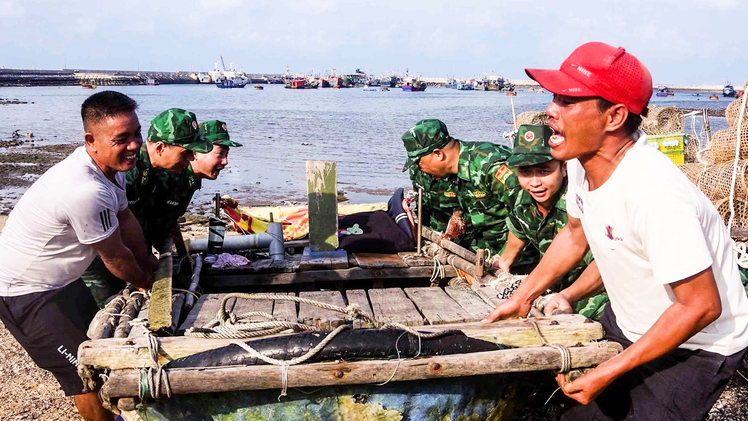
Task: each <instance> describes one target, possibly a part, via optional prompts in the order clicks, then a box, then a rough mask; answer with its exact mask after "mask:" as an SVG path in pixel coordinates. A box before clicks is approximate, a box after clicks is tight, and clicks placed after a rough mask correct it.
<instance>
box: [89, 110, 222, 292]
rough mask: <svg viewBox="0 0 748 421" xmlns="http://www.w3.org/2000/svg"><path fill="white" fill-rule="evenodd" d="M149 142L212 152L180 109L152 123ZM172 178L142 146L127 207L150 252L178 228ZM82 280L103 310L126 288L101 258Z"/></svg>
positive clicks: (192, 117) (128, 175) (128, 189)
mask: <svg viewBox="0 0 748 421" xmlns="http://www.w3.org/2000/svg"><path fill="white" fill-rule="evenodd" d="M147 141H148V142H163V143H165V144H167V145H172V146H180V147H183V148H186V149H190V150H192V151H194V152H199V153H206V152H209V151H210V150H211V149H212V148H213V145H212V144H211V143H210V142H209V141H207V140H206V139H205V137H204V136H203V135H201V134H199V131H198V124H197V119H196V118H195V114H193V113H191V112H189V111H185V110H181V109H178V108H172V109H169V110H166V111H164V112H162V113H161V114H159V115H157V116H156V117H155V118H154V119H153V120H151V127H150V128H149V130H148V138H147ZM170 174H172V173H170V172H169V171H166V170H156V169H154V168H153V167H152V165H151V160H150V157H149V155H148V148H147V147H146V145H145V144H143V146H142V147H141V148H140V150H139V151H138V159H137V162H136V164H135V167H134V168H133V169H131V170H130V171H128V172H127V173H126V175H125V177H126V180H127V185H126V188H125V190H126V192H127V201H128V206H129V208H130V211H132V213H133V214H134V215H135V217H136V218H137V220H138V223H139V224H140V227H141V228H142V229H143V235H144V236H145V240H146V246H147V247H149V248H150V247H151V246H152V245H155V246H160V245H161V244H162V243H163V241H164V240H165V239H166V236H167V235H168V234H169V231H170V230H171V229H172V228H173V227H174V224H176V219H177V218H178V217H179V216H181V214H179V215H177V216H176V217H174V214H175V212H176V209H177V208H178V207H179V206H180V200H179V199H180V192H178V191H175V187H176V186H175V183H174V178H172V177H171V175H170ZM191 196H192V194H191V193H190V197H191ZM187 203H188V204H189V201H188V202H187ZM82 278H83V281H84V282H85V283H86V285H87V286H88V287H89V289H90V290H91V293H92V294H93V296H94V299H96V302H97V304H99V306H100V307H103V304H104V303H105V301H106V299H107V298H109V297H110V296H112V295H114V294H116V293H117V292H118V291H120V290H122V289H123V288H124V287H125V286H126V284H125V282H124V281H122V280H120V279H118V278H116V277H115V276H114V275H112V274H111V273H109V271H108V270H107V269H106V266H105V265H104V263H103V262H102V261H101V259H99V258H98V257H97V258H96V259H94V261H93V262H92V263H91V266H89V268H88V269H87V270H86V272H85V273H84V274H83V276H82Z"/></svg>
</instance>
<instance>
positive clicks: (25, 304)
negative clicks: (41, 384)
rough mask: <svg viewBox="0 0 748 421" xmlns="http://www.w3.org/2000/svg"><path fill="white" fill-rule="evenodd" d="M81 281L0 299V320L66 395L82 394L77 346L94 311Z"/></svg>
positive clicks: (82, 339) (92, 302) (87, 291)
mask: <svg viewBox="0 0 748 421" xmlns="http://www.w3.org/2000/svg"><path fill="white" fill-rule="evenodd" d="M98 309H99V308H98V306H97V305H96V301H94V299H93V296H92V295H91V292H90V291H89V290H88V288H87V287H86V285H85V284H84V283H83V281H82V280H80V279H78V280H77V281H74V282H72V283H70V284H68V285H66V286H64V287H62V288H60V289H56V290H53V291H44V292H35V293H33V294H26V295H20V296H17V297H0V319H1V320H2V321H3V323H5V327H6V328H7V329H8V330H9V331H10V333H11V334H12V335H13V336H14V337H15V338H16V340H17V341H18V342H19V343H20V344H21V346H23V348H24V349H25V350H26V352H28V354H29V356H30V357H31V359H32V360H34V362H35V363H36V364H37V365H38V366H39V367H41V368H43V369H45V370H48V371H50V372H51V373H52V374H54V376H55V377H56V378H57V381H58V382H59V383H60V386H62V390H63V391H64V392H65V395H66V396H72V395H80V394H82V393H83V381H82V380H81V379H80V377H79V376H78V369H77V365H78V346H79V345H80V344H81V343H82V342H84V341H86V340H88V337H86V331H87V330H88V325H89V324H90V323H91V320H93V318H94V316H95V315H96V312H97V311H98Z"/></svg>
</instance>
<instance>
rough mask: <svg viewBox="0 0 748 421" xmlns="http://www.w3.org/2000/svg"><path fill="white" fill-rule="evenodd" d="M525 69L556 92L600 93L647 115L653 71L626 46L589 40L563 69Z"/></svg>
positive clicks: (574, 94)
mask: <svg viewBox="0 0 748 421" xmlns="http://www.w3.org/2000/svg"><path fill="white" fill-rule="evenodd" d="M525 73H527V76H530V77H531V78H532V79H533V80H535V81H537V82H538V83H539V84H540V85H541V86H542V87H543V88H545V89H547V90H548V91H550V92H553V93H554V94H559V95H566V96H572V97H586V96H597V97H601V98H603V99H605V100H608V101H610V102H612V103H614V104H623V105H625V106H626V108H628V109H629V111H631V112H633V113H636V114H639V115H641V116H644V117H646V116H647V113H648V110H647V103H648V102H649V99H650V98H651V97H652V75H651V74H650V73H649V70H647V68H646V67H644V65H643V64H642V63H641V62H640V61H639V59H637V58H636V57H634V56H633V55H631V54H630V53H627V52H626V50H625V49H624V48H623V47H618V48H615V47H613V46H611V45H608V44H605V43H602V42H588V43H587V44H583V45H582V46H580V47H578V48H577V49H576V50H574V52H572V53H571V55H570V56H569V57H568V58H567V59H566V60H564V62H563V63H561V68H560V69H559V70H551V69H525Z"/></svg>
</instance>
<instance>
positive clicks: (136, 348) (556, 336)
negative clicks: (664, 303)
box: [78, 290, 603, 370]
mask: <svg viewBox="0 0 748 421" xmlns="http://www.w3.org/2000/svg"><path fill="white" fill-rule="evenodd" d="M380 291H386V290H380ZM369 293H370V294H371V290H370V291H369ZM372 301H374V299H373V300H372ZM277 303H290V304H293V302H289V301H278V302H276V309H277V308H278V304H277ZM293 320H294V321H295V320H296V310H295V308H294V310H293ZM534 320H535V321H536V323H537V324H538V328H539V329H540V332H541V333H542V335H543V336H544V337H545V338H546V340H547V341H548V342H551V343H561V344H564V345H567V346H572V345H575V344H578V343H588V342H590V341H594V340H598V339H601V338H602V337H603V329H602V326H601V325H600V324H599V323H597V322H593V321H589V320H588V319H586V318H585V317H584V316H580V315H578V314H564V315H558V316H551V317H543V318H537V319H534ZM450 329H458V330H461V331H462V332H464V333H465V334H466V335H468V336H470V337H474V338H478V339H481V340H488V341H491V342H496V343H501V344H504V345H507V346H514V347H534V346H537V345H538V344H539V343H540V340H539V338H538V335H537V333H536V332H535V328H534V327H533V326H532V323H531V322H529V321H527V320H501V321H498V322H495V323H491V324H485V325H484V324H481V323H458V324H446V325H437V326H419V327H418V330H419V331H424V332H435V331H440V330H450ZM230 341H231V340H230V339H202V338H191V337H185V336H173V337H162V338H159V348H160V350H161V351H160V353H159V354H160V356H159V362H160V363H161V364H165V363H166V362H168V361H171V360H174V359H177V358H182V357H185V356H187V355H192V354H195V353H198V352H203V351H206V350H209V349H214V348H218V347H222V346H226V345H228V344H229V343H230ZM78 361H79V363H80V364H83V365H90V366H93V367H96V368H111V369H114V370H116V369H123V368H138V367H150V366H151V365H152V362H151V358H150V356H149V354H148V338H146V337H144V336H136V337H131V338H127V339H101V340H95V341H86V342H84V343H83V344H82V345H81V346H80V348H79V350H78Z"/></svg>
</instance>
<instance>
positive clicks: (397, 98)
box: [0, 85, 728, 206]
mask: <svg viewBox="0 0 748 421" xmlns="http://www.w3.org/2000/svg"><path fill="white" fill-rule="evenodd" d="M264 88H265V89H264V90H255V89H252V85H248V86H247V87H246V88H244V89H217V88H216V87H214V86H212V85H159V86H113V87H103V86H102V87H98V88H97V89H96V90H95V91H92V90H88V89H81V88H80V87H35V88H0V98H3V99H18V100H20V101H26V102H28V104H20V105H2V106H0V139H7V138H9V137H10V134H11V133H12V132H13V131H14V130H16V129H20V132H21V133H26V132H33V133H34V136H35V137H36V138H43V139H46V140H45V143H75V142H79V143H82V139H83V127H82V123H81V117H80V106H81V104H82V102H83V101H84V100H85V99H86V97H88V96H89V95H91V94H93V93H96V92H101V91H103V90H105V89H112V90H116V91H119V92H122V93H125V94H127V95H129V96H131V97H132V98H133V99H135V100H136V101H137V102H138V105H139V107H138V110H137V113H138V116H139V118H140V122H141V124H142V126H143V130H142V133H143V137H144V138H145V136H146V135H147V133H148V126H149V121H150V120H151V119H152V118H153V117H154V116H156V115H157V114H158V113H160V112H161V111H163V110H165V109H167V108H172V107H178V108H184V109H187V110H189V111H192V112H194V113H195V114H196V115H197V118H198V121H206V120H213V119H218V120H221V121H224V122H226V123H227V125H228V129H229V133H230V135H231V139H232V140H234V141H237V142H239V143H242V144H243V145H244V146H243V147H241V148H231V152H230V155H229V165H228V167H227V168H226V169H224V170H223V171H222V172H221V175H220V176H219V178H218V179H217V180H215V181H210V180H204V182H203V187H202V189H201V190H200V191H198V192H197V193H196V194H195V198H194V199H193V205H200V206H207V204H208V203H209V201H210V199H211V198H212V197H213V195H215V193H221V194H229V195H231V196H232V197H234V198H236V199H238V200H240V202H242V203H244V204H252V203H282V202H283V201H298V202H303V201H305V197H306V181H305V180H306V178H305V177H306V175H305V161H307V160H331V161H336V162H337V172H338V190H339V191H341V192H343V193H344V195H345V196H346V197H347V198H348V199H350V200H351V201H353V202H373V201H381V200H386V199H387V198H388V197H389V196H390V195H391V193H392V191H394V190H395V189H396V188H397V187H405V186H409V185H410V180H409V178H408V173H407V172H402V167H403V163H404V162H405V149H404V148H403V144H402V140H401V136H402V134H403V133H404V132H405V131H406V130H408V129H409V128H410V127H412V126H413V125H414V124H415V123H416V122H417V121H418V120H420V119H424V118H438V119H441V120H443V121H444V122H445V123H446V124H447V127H448V128H449V132H450V135H452V136H453V137H455V138H457V139H461V140H466V141H488V142H493V143H499V144H505V145H508V144H509V141H508V140H507V139H506V138H504V137H503V135H504V133H506V132H508V131H510V130H512V124H511V120H512V110H511V105H510V98H509V97H508V96H506V95H505V94H504V93H503V92H482V91H458V90H455V89H447V88H439V87H429V88H428V89H426V91H425V92H403V91H401V90H400V89H395V88H392V89H391V90H390V91H364V90H363V89H360V88H358V89H356V88H351V89H324V88H320V89H313V90H295V89H294V90H292V89H284V88H283V86H282V85H264ZM708 95H709V94H704V93H702V94H701V95H700V96H698V97H697V96H694V95H692V94H691V93H686V92H678V93H676V94H675V96H672V97H664V98H658V97H654V96H653V98H652V102H651V103H652V104H654V105H675V106H679V107H684V108H724V107H725V106H726V105H727V104H728V99H725V98H720V101H709V100H708ZM551 99H552V95H551V94H549V93H543V94H538V93H535V92H530V91H525V90H520V91H519V92H518V93H517V96H516V97H514V104H515V108H516V113H517V114H519V113H521V112H523V111H527V110H534V111H541V110H543V109H545V107H546V106H547V105H548V103H550V101H551ZM32 102H33V103H32ZM686 123H687V126H689V127H690V124H688V123H689V122H688V121H687V122H686ZM711 125H712V129H713V131H716V130H719V129H721V128H724V127H726V123H725V120H724V118H712V119H711ZM697 128H698V129H700V128H701V122H700V120H699V124H698V125H697ZM0 193H1V192H0Z"/></svg>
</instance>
